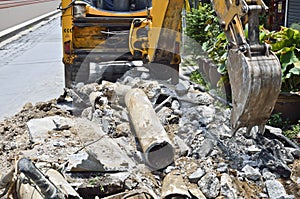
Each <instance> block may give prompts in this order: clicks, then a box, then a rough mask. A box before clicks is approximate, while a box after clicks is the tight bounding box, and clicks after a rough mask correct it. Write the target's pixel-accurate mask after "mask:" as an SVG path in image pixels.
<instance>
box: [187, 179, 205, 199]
mask: <svg viewBox="0 0 300 199" xmlns="http://www.w3.org/2000/svg"><path fill="white" fill-rule="evenodd" d="M187 186H188V190H189V192H190V194H191V195H192V196H193V197H192V198H197V199H206V197H205V195H204V194H203V193H202V192H201V191H200V189H199V187H198V186H197V184H193V183H188V185H187Z"/></svg>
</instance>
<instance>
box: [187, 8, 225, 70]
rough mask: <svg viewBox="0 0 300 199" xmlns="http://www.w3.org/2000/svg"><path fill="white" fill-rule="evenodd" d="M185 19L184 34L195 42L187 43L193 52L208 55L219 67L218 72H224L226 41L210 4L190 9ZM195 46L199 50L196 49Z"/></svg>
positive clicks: (201, 55) (200, 55) (203, 55)
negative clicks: (193, 43)
mask: <svg viewBox="0 0 300 199" xmlns="http://www.w3.org/2000/svg"><path fill="white" fill-rule="evenodd" d="M186 20H187V26H186V35H187V36H188V37H190V38H192V39H193V40H194V41H196V42H197V46H196V45H191V44H189V43H188V44H187V45H189V46H190V48H193V49H194V53H198V57H197V58H199V57H202V58H203V57H208V58H209V59H211V60H212V61H213V62H214V63H215V64H216V65H217V66H218V67H219V68H220V70H219V72H221V73H224V72H225V61H226V59H227V50H226V45H227V41H226V36H225V34H224V33H223V31H222V30H221V28H220V26H219V23H218V18H217V16H216V15H215V12H214V10H213V9H212V6H211V4H204V5H200V6H199V8H198V9H192V10H191V12H189V13H187V16H186ZM197 47H198V48H199V47H200V48H201V51H197V49H195V48H197Z"/></svg>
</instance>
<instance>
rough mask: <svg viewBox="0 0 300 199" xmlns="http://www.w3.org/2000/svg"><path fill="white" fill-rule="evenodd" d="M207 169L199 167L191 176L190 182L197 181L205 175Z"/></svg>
mask: <svg viewBox="0 0 300 199" xmlns="http://www.w3.org/2000/svg"><path fill="white" fill-rule="evenodd" d="M204 174H205V171H204V170H203V169H202V168H198V169H197V170H196V171H195V172H194V173H192V174H191V175H190V176H189V180H190V182H193V183H197V182H198V181H199V180H200V179H201V178H202V176H204Z"/></svg>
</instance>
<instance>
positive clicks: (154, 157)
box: [125, 88, 174, 169]
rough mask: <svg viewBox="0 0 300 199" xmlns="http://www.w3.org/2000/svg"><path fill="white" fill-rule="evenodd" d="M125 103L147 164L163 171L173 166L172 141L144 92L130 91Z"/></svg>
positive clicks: (138, 90) (139, 90)
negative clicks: (170, 165)
mask: <svg viewBox="0 0 300 199" xmlns="http://www.w3.org/2000/svg"><path fill="white" fill-rule="evenodd" d="M125 103H126V106H127V108H128V111H129V115H130V118H131V121H132V124H133V127H134V130H135V133H136V136H137V138H138V140H139V143H140V145H141V148H142V150H143V153H144V159H145V162H146V164H148V166H150V167H152V168H153V169H162V168H164V167H166V166H168V165H169V164H171V163H172V162H173V161H174V148H173V146H172V144H171V140H170V138H169V137H168V135H167V133H166V131H165V129H164V127H163V126H162V124H161V123H160V121H159V119H158V117H157V115H156V113H155V111H154V109H153V107H152V104H151V102H150V101H149V99H148V97H147V96H146V94H145V93H144V92H143V90H141V89H137V88H135V89H131V90H129V91H128V92H127V93H126V95H125Z"/></svg>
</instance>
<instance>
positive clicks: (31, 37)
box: [0, 15, 64, 121]
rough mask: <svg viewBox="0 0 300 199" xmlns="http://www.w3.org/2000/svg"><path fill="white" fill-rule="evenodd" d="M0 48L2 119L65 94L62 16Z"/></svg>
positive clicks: (0, 110) (33, 28)
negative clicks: (28, 103)
mask: <svg viewBox="0 0 300 199" xmlns="http://www.w3.org/2000/svg"><path fill="white" fill-rule="evenodd" d="M44 23H45V24H44V25H43V26H40V27H38V28H37V27H32V31H31V32H29V33H28V34H26V35H24V36H22V37H20V38H19V39H17V40H15V41H12V42H10V43H9V44H7V45H5V46H2V47H1V49H0V60H1V62H0V120H1V121H2V120H3V119H4V118H5V117H9V116H12V115H14V114H15V113H17V112H18V111H20V110H21V108H22V107H23V105H24V104H25V103H26V102H31V103H33V104H35V103H36V102H39V101H47V100H50V99H54V98H57V97H58V96H59V95H61V94H62V93H63V87H64V77H63V75H64V69H63V64H62V62H61V59H62V49H61V29H60V28H61V27H60V20H59V15H57V16H56V18H55V19H53V20H51V21H48V22H44Z"/></svg>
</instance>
